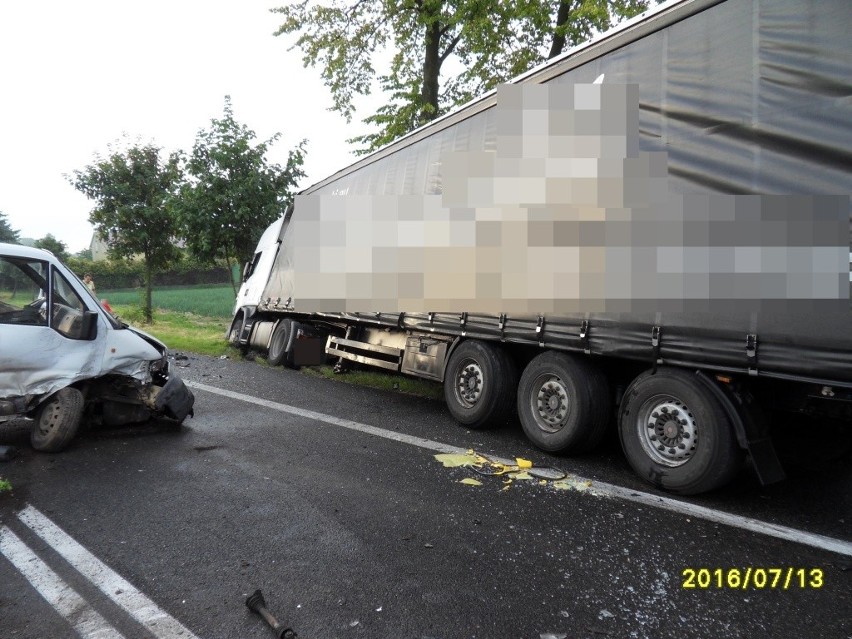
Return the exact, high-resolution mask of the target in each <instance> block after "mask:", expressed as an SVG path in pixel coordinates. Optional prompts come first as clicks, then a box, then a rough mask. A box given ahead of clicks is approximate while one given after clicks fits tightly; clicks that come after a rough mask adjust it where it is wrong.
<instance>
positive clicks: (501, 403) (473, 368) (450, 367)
mask: <svg viewBox="0 0 852 639" xmlns="http://www.w3.org/2000/svg"><path fill="white" fill-rule="evenodd" d="M517 381H518V372H517V370H516V369H515V365H514V363H513V362H512V360H511V358H510V357H509V355H508V354H507V353H506V352H505V351H503V350H501V349H500V348H497V347H496V346H493V345H491V344H487V343H484V342H479V341H476V340H469V341H466V342H462V344H461V345H459V347H458V348H456V350H455V352H453V354H452V356H451V357H450V361H449V363H448V364H447V370H446V371H445V373H444V399H445V400H446V402H447V408H449V409H450V414H451V415H452V416H453V418H454V419H455V420H456V421H457V422H459V423H460V424H462V425H464V426H467V427H468V428H488V427H490V426H494V425H496V424H498V423H500V422H502V421H505V420H506V419H507V418H508V417H510V416H511V415H512V411H513V404H514V401H513V398H514V396H515V388H516V386H517Z"/></svg>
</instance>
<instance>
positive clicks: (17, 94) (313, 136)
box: [0, 0, 380, 253]
mask: <svg viewBox="0 0 852 639" xmlns="http://www.w3.org/2000/svg"><path fill="white" fill-rule="evenodd" d="M284 3H286V0H146V1H145V2H129V1H126V0H124V1H121V0H74V1H73V2H69V1H68V0H42V1H40V2H2V3H0V60H2V61H3V62H2V66H0V212H2V213H5V214H6V217H7V221H8V222H9V224H10V226H11V227H12V228H13V229H16V230H18V231H20V234H21V237H29V238H33V239H40V238H42V237H44V236H45V235H47V234H48V233H51V234H53V235H54V237H56V238H58V239H60V240H62V241H63V242H65V244H66V245H67V247H68V249H69V251H70V252H72V253H76V252H77V251H80V250H82V249H84V248H88V246H89V242H90V240H91V237H92V233H93V228H92V226H91V224H89V222H88V217H89V212H90V211H91V209H92V206H93V202H92V201H91V200H88V199H87V198H86V197H85V196H84V195H82V194H81V193H79V192H77V191H76V190H75V189H74V187H72V186H71V184H70V183H69V182H68V180H67V179H66V177H64V176H65V175H68V174H71V173H72V172H73V171H74V170H76V169H83V168H84V167H85V166H87V165H88V164H90V163H92V162H93V161H94V159H95V156H96V154H98V153H101V154H106V153H107V151H108V148H107V146H108V145H109V144H111V143H114V142H116V141H117V140H119V139H120V138H122V136H124V135H127V136H129V137H130V138H131V139H132V140H136V139H137V138H138V139H139V140H140V141H141V142H143V143H147V142H154V143H155V144H157V145H158V146H161V147H162V148H163V149H164V151H166V152H169V151H175V150H178V149H183V150H186V151H189V150H190V149H191V148H192V144H193V142H194V140H195V136H196V134H197V132H198V130H199V129H202V128H207V127H209V125H210V120H211V119H212V118H215V117H220V116H221V115H222V108H223V104H224V97H225V95H230V96H231V101H232V106H233V110H234V117H235V118H236V119H237V121H239V122H241V123H243V124H246V125H247V126H248V127H249V128H251V129H253V130H254V131H255V132H256V133H257V135H258V138H259V139H267V138H269V137H271V136H272V135H274V134H275V133H279V132H280V133H281V134H282V137H281V139H280V140H279V141H278V142H277V143H276V144H275V145H273V147H272V150H271V152H270V153H269V154H268V156H267V157H268V159H269V160H270V161H272V162H277V163H280V164H282V165H283V164H284V162H285V161H286V158H287V154H288V152H289V151H290V150H291V149H292V148H293V147H294V146H295V145H296V144H297V143H298V142H299V141H300V140H301V139H303V138H307V139H308V145H307V156H306V160H305V165H304V169H305V172H306V173H307V177H306V179H305V180H303V182H302V183H301V184H300V185H299V187H300V188H304V187H307V186H310V185H311V184H314V183H316V182H318V181H320V180H322V179H323V178H325V177H327V176H328V175H331V174H332V173H334V172H335V171H337V170H339V169H341V168H343V167H344V166H346V165H348V164H350V163H351V162H352V161H354V159H355V157H354V156H353V155H352V154H351V150H352V147H351V146H350V145H348V144H347V143H346V140H347V139H349V138H351V137H354V136H355V135H358V134H360V133H364V132H366V129H365V128H364V125H362V124H361V123H360V120H361V119H362V118H363V117H365V116H366V115H368V114H369V113H371V112H372V111H373V110H375V105H376V103H377V101H378V100H379V99H380V97H379V96H373V97H371V98H368V99H366V100H365V101H362V103H359V105H358V106H359V113H360V114H361V115H360V116H359V115H358V114H357V113H356V115H355V117H354V118H353V121H352V123H351V124H348V125H347V123H346V121H345V120H344V118H343V117H342V116H340V115H339V114H337V113H334V112H330V111H328V107H329V106H331V103H332V102H331V95H330V93H329V91H328V89H326V87H324V86H323V84H322V81H321V79H320V70H319V69H318V68H310V67H309V68H307V69H305V68H304V67H303V66H302V61H301V52H300V51H299V50H298V49H293V50H292V51H288V48H289V46H290V44H291V43H292V40H293V37H292V36H279V37H274V36H273V35H272V34H273V32H274V31H275V29H276V28H277V27H278V25H279V24H280V16H279V15H277V14H273V13H270V11H269V9H270V8H272V7H275V6H280V5H281V4H284Z"/></svg>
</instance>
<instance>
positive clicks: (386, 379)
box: [302, 365, 444, 399]
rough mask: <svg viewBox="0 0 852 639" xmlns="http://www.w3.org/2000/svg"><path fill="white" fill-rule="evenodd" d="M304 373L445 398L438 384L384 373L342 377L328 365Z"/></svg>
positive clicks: (348, 374)
mask: <svg viewBox="0 0 852 639" xmlns="http://www.w3.org/2000/svg"><path fill="white" fill-rule="evenodd" d="M302 372H303V373H304V374H306V375H311V376H313V377H324V378H326V379H333V380H336V381H338V382H346V383H347V384H354V385H356V386H366V387H368V388H379V389H381V390H389V391H396V392H399V393H408V394H409V395H417V396H418V397H427V398H429V399H442V398H443V397H444V390H443V387H442V386H441V384H440V383H438V382H431V381H428V380H425V379H416V378H412V377H403V376H402V375H394V374H391V373H385V372H382V371H372V370H369V371H366V370H361V371H357V370H353V371H347V372H346V373H343V374H342V375H340V374H335V373H334V367H333V366H329V365H326V366H310V367H303V368H302Z"/></svg>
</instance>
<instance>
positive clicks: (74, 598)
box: [0, 526, 124, 639]
mask: <svg viewBox="0 0 852 639" xmlns="http://www.w3.org/2000/svg"><path fill="white" fill-rule="evenodd" d="M0 553H3V555H4V556H5V557H6V559H8V560H9V561H10V562H12V564H13V565H14V566H15V568H17V569H18V571H19V572H20V573H21V574H22V575H23V576H24V577H26V578H27V580H28V581H29V582H30V583H31V584H32V585H33V587H34V588H35V589H36V590H37V591H38V593H39V594H40V595H41V596H42V597H44V599H45V601H47V603H49V604H50V605H51V606H53V608H54V610H56V612H58V613H59V614H60V615H62V616H63V617H65V620H66V621H68V623H69V624H71V626H72V627H73V628H74V630H75V631H76V632H77V634H78V635H80V636H81V637H83V639H124V635H122V634H121V633H120V632H119V631H118V630H116V629H115V628H113V627H112V626H111V625H110V624H109V623H107V621H106V619H104V618H103V617H101V616H100V615H99V614H98V613H97V612H95V611H94V609H93V608H92V607H91V606H90V605H89V603H88V602H87V601H86V600H85V599H83V598H82V597H81V596H80V595H79V594H78V593H77V591H76V590H74V589H73V588H71V586H69V585H68V584H67V583H65V581H63V579H62V578H61V577H60V576H59V575H57V574H56V573H55V572H53V570H51V569H50V568H49V567H48V565H47V564H46V563H44V562H43V561H42V560H41V559H39V557H38V556H37V555H36V554H35V553H34V552H33V551H32V550H30V548H29V547H28V546H27V545H26V544H25V543H24V542H23V541H21V539H20V537H18V536H17V535H16V534H15V533H13V532H12V531H11V530H9V528H8V527H7V526H3V527H2V528H0Z"/></svg>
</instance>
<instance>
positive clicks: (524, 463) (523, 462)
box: [515, 457, 533, 468]
mask: <svg viewBox="0 0 852 639" xmlns="http://www.w3.org/2000/svg"><path fill="white" fill-rule="evenodd" d="M515 461H516V462H517V463H518V468H532V467H533V463H532V462H531V461H530V460H529V459H524V458H523V457H515Z"/></svg>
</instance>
